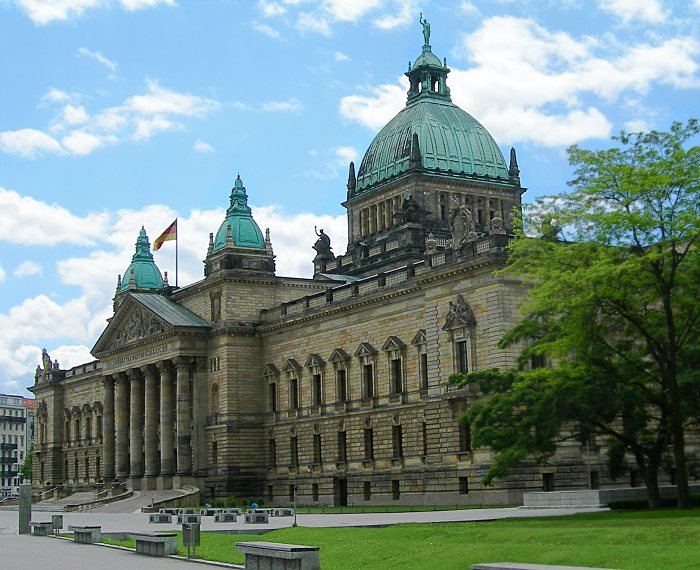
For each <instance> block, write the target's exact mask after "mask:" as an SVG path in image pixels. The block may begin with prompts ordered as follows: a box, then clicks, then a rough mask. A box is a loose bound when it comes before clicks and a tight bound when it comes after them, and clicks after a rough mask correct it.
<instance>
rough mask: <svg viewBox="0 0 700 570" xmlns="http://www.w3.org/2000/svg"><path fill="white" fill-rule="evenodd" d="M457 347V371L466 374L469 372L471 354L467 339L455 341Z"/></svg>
mask: <svg viewBox="0 0 700 570" xmlns="http://www.w3.org/2000/svg"><path fill="white" fill-rule="evenodd" d="M455 348H456V350H457V354H456V356H457V372H461V373H462V374H466V373H467V372H469V356H468V352H467V341H466V340H460V341H459V342H456V343H455Z"/></svg>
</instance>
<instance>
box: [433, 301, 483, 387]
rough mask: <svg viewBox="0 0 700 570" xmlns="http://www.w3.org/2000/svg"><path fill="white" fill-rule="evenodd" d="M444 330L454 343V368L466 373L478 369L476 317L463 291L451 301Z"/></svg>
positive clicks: (456, 370)
mask: <svg viewBox="0 0 700 570" xmlns="http://www.w3.org/2000/svg"><path fill="white" fill-rule="evenodd" d="M442 330H444V331H446V332H447V334H448V336H449V339H450V342H451V343H452V361H453V363H452V365H453V370H454V371H455V372H461V373H465V374H466V373H468V372H473V371H474V370H476V369H477V364H476V318H475V317H474V312H473V311H472V308H471V307H470V305H469V303H467V301H466V300H465V299H464V297H463V296H462V294H461V293H460V294H459V295H457V299H456V301H455V302H452V301H450V302H449V308H448V313H447V316H446V317H445V324H444V325H443V326H442Z"/></svg>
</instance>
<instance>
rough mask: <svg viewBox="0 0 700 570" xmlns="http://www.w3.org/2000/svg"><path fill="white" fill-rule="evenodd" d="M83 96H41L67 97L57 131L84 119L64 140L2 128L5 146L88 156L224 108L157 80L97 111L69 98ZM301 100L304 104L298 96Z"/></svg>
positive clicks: (49, 99) (31, 153) (27, 152)
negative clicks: (120, 100)
mask: <svg viewBox="0 0 700 570" xmlns="http://www.w3.org/2000/svg"><path fill="white" fill-rule="evenodd" d="M79 98H80V97H79V96H78V95H69V94H68V93H66V92H64V91H61V90H59V89H55V88H54V89H51V90H50V91H49V93H47V94H46V95H45V96H44V97H43V98H42V103H43V104H51V103H61V104H63V103H66V102H68V104H66V105H64V106H63V108H62V109H61V110H60V111H59V112H57V114H56V116H55V117H54V119H53V121H52V122H51V124H50V128H49V130H50V131H51V132H52V133H60V132H62V131H63V130H64V129H65V128H66V127H68V128H71V127H75V126H77V125H80V129H79V130H72V131H71V132H70V133H69V134H67V135H66V136H64V137H63V138H62V139H61V140H60V142H59V141H58V140H56V139H55V138H54V137H52V136H51V135H49V134H47V133H45V132H43V131H41V130H37V129H21V130H18V131H5V132H0V151H3V152H6V153H10V154H16V155H19V156H23V157H30V158H33V157H36V156H37V155H39V154H41V153H53V154H67V155H73V156H84V155H87V154H90V153H92V152H94V151H95V150H96V149H98V148H101V147H103V146H105V145H106V144H116V143H118V142H120V141H123V140H128V139H130V140H137V141H142V140H147V139H150V138H151V137H153V136H154V135H155V134H156V133H160V132H164V131H171V130H176V129H183V128H184V126H183V124H182V123H181V122H180V121H179V120H177V119H180V118H202V117H204V116H206V115H208V114H210V113H212V112H214V111H216V110H218V109H219V108H220V104H219V102H218V101H215V100H213V99H209V98H206V97H199V96H197V95H192V94H190V93H179V92H177V91H172V90H170V89H166V88H164V87H161V86H160V85H159V84H158V82H157V81H153V80H149V81H147V82H146V93H143V94H139V95H134V96H132V97H128V98H127V99H125V100H124V102H123V103H122V104H121V105H117V106H114V107H108V108H106V109H102V110H99V111H97V112H96V113H94V114H93V115H90V114H89V113H88V111H87V110H86V109H85V107H83V106H82V105H77V104H74V103H70V102H69V101H74V100H76V99H79ZM294 101H295V100H290V101H289V102H287V105H288V108H287V109H286V110H294V108H293V107H294ZM297 105H298V108H300V104H299V103H298V102H297ZM279 110H283V109H279ZM297 110H298V109H297Z"/></svg>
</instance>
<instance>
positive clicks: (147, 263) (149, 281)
mask: <svg viewBox="0 0 700 570" xmlns="http://www.w3.org/2000/svg"><path fill="white" fill-rule="evenodd" d="M132 278H133V279H132ZM162 288H163V276H162V275H161V274H160V269H158V266H157V265H156V264H155V262H154V261H153V255H152V254H151V244H150V243H149V242H148V236H147V235H146V230H145V229H144V228H143V226H142V227H141V231H140V232H139V237H138V238H137V239H136V253H134V256H133V257H132V258H131V265H129V267H128V268H127V270H126V272H125V273H124V278H123V279H122V281H121V285H120V287H119V290H120V291H127V290H129V289H162Z"/></svg>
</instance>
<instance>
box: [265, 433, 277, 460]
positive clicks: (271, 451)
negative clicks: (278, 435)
mask: <svg viewBox="0 0 700 570" xmlns="http://www.w3.org/2000/svg"><path fill="white" fill-rule="evenodd" d="M267 454H268V461H269V462H270V467H274V466H275V465H277V442H276V441H275V440H274V439H269V440H268V441H267Z"/></svg>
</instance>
